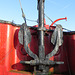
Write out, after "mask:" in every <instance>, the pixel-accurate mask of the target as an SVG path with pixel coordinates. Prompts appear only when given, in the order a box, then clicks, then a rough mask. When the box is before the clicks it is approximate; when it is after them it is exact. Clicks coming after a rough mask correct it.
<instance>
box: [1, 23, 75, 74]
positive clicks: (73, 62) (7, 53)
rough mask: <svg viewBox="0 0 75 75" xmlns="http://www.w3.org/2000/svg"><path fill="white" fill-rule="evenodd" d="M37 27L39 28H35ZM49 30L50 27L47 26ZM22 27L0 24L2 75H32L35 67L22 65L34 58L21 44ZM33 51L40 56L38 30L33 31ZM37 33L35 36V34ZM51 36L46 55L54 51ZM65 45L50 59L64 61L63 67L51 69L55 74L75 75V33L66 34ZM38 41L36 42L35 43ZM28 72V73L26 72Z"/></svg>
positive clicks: (47, 37)
mask: <svg viewBox="0 0 75 75" xmlns="http://www.w3.org/2000/svg"><path fill="white" fill-rule="evenodd" d="M35 27H37V26H35ZM45 27H46V29H49V25H45ZM19 28H20V26H16V25H14V24H11V23H6V22H3V23H2V22H1V23H0V75H31V73H30V72H26V71H27V70H28V71H31V70H33V67H31V66H29V65H23V64H20V61H21V60H22V61H23V60H26V61H27V60H31V59H32V58H31V57H30V56H29V55H28V54H27V53H26V52H25V50H24V48H23V45H21V44H20V43H19V40H18V32H19ZM30 31H31V35H32V41H31V46H30V48H31V50H32V51H33V53H35V54H37V55H38V35H37V31H36V30H32V29H30ZM34 33H35V34H34ZM49 33H50V36H46V35H45V38H44V39H45V55H47V54H48V53H50V52H51V51H52V50H53V45H52V43H51V42H50V40H51V35H52V32H49ZM63 39H64V43H63V45H62V46H61V47H60V48H59V52H58V53H57V54H56V55H55V56H53V57H52V58H50V60H53V61H63V62H64V64H63V65H57V66H55V67H52V68H50V71H52V72H54V73H57V74H58V73H59V74H60V73H61V74H68V73H70V72H71V73H72V74H75V59H74V57H75V32H64V38H63ZM35 41H36V42H35ZM25 70H26V71H25Z"/></svg>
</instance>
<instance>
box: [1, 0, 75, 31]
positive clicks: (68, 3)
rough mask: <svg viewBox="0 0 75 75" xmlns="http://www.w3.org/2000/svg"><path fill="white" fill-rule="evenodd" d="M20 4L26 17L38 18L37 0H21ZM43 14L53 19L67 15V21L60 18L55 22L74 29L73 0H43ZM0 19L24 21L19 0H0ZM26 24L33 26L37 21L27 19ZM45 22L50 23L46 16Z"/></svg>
mask: <svg viewBox="0 0 75 75" xmlns="http://www.w3.org/2000/svg"><path fill="white" fill-rule="evenodd" d="M21 4H22V7H23V10H24V13H25V15H26V18H27V19H31V20H37V19H38V11H37V0H21ZM45 14H46V15H47V16H49V17H50V18H51V19H52V20H53V21H54V20H56V19H58V18H64V17H67V18H68V19H67V21H65V20H62V21H59V22H57V24H61V25H62V26H63V27H64V28H67V29H70V30H73V31H74V30H75V23H74V22H75V0H45ZM45 18H46V17H45ZM0 19H1V20H6V21H12V20H14V23H16V24H22V23H23V22H24V21H23V19H22V13H21V9H20V4H19V0H0ZM27 24H28V25H29V26H33V25H36V24H37V23H36V22H30V21H27ZM46 24H49V25H50V24H51V22H50V21H49V20H48V19H47V18H46Z"/></svg>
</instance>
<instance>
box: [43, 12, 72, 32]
mask: <svg viewBox="0 0 75 75" xmlns="http://www.w3.org/2000/svg"><path fill="white" fill-rule="evenodd" d="M44 15H45V16H46V17H47V18H48V19H49V20H50V21H51V22H52V23H53V20H52V19H50V18H49V17H48V16H47V15H46V14H45V13H44ZM54 24H55V26H56V25H57V24H56V23H54ZM63 29H64V30H67V31H69V32H70V31H71V30H69V29H66V28H63Z"/></svg>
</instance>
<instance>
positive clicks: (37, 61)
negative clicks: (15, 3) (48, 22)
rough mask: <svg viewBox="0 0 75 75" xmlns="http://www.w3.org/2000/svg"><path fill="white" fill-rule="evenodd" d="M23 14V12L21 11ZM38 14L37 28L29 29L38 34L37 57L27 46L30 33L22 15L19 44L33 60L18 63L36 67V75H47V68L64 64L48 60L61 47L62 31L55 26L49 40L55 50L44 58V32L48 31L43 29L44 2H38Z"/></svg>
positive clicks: (60, 27)
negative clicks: (36, 31) (37, 67)
mask: <svg viewBox="0 0 75 75" xmlns="http://www.w3.org/2000/svg"><path fill="white" fill-rule="evenodd" d="M22 12H23V10H22ZM38 12H39V23H38V25H39V27H38V28H36V27H31V28H32V29H36V30H38V31H39V32H38V33H39V56H37V55H36V54H34V53H33V52H32V51H31V50H30V48H29V47H28V44H29V43H30V42H31V33H30V29H29V27H28V26H27V24H26V18H25V16H24V13H23V16H24V17H23V18H24V20H25V23H24V24H22V26H21V27H20V30H19V36H18V37H19V42H20V43H21V44H22V45H24V48H25V51H26V52H27V53H28V55H29V56H31V57H32V58H34V60H30V61H20V63H23V64H30V65H34V66H36V65H38V66H39V69H38V71H37V73H36V75H48V71H49V66H53V65H55V64H64V62H60V61H59V62H57V61H51V60H49V58H51V57H52V56H54V55H55V54H56V53H57V52H58V50H59V46H61V45H62V43H63V31H62V26H61V25H57V26H56V28H55V30H54V32H53V34H52V38H51V42H52V43H53V45H55V48H54V49H53V51H52V52H51V53H49V54H48V55H46V56H45V48H44V32H45V31H50V30H47V29H46V28H44V0H38Z"/></svg>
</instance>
